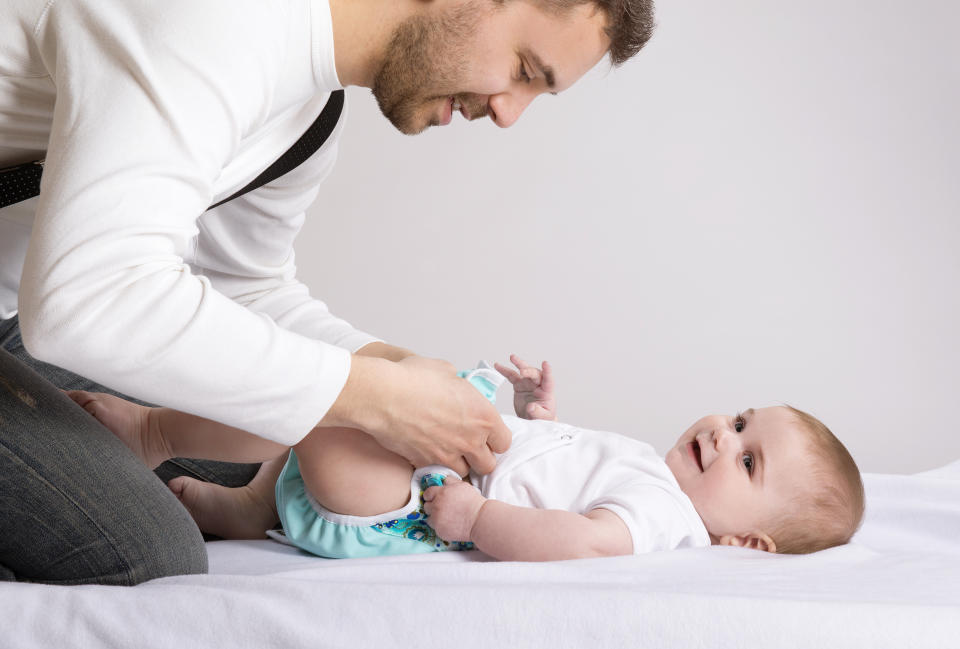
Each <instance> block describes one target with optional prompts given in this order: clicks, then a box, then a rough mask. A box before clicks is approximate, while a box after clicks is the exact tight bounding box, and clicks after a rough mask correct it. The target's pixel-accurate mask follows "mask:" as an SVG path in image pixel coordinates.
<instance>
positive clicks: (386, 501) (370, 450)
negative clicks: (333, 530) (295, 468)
mask: <svg viewBox="0 0 960 649" xmlns="http://www.w3.org/2000/svg"><path fill="white" fill-rule="evenodd" d="M293 450H294V451H295V452H296V454H297V461H298V462H299V464H300V473H301V475H303V482H304V485H305V486H306V488H307V491H308V492H309V493H310V494H311V495H312V496H313V497H314V498H316V499H317V502H319V503H320V504H321V505H323V506H324V507H326V508H327V509H329V510H330V511H332V512H336V513H338V514H347V515H350V516H376V515H377V514H384V513H386V512H390V511H393V510H395V509H400V508H401V507H403V506H404V505H406V504H407V503H408V502H409V500H410V478H411V477H412V476H413V465H412V464H410V463H409V462H408V461H407V460H406V458H404V457H401V456H400V455H397V454H396V453H394V452H392V451H388V450H387V449H385V448H383V447H382V446H380V444H378V443H377V442H376V440H374V439H373V438H372V437H371V436H370V435H367V434H366V433H364V432H362V431H359V430H355V429H352V428H314V429H313V430H312V431H311V432H310V434H309V435H307V436H306V437H305V438H304V439H303V441H301V442H300V443H299V444H297V445H296V446H294V447H293Z"/></svg>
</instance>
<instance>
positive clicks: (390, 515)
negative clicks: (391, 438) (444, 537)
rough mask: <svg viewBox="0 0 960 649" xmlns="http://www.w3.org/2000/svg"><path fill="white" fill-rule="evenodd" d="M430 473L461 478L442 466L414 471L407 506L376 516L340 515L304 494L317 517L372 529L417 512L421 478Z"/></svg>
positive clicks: (338, 523)
mask: <svg viewBox="0 0 960 649" xmlns="http://www.w3.org/2000/svg"><path fill="white" fill-rule="evenodd" d="M428 473H439V474H442V475H443V476H456V477H457V478H459V477H460V476H459V475H458V474H457V473H456V472H455V471H454V470H453V469H451V468H449V467H445V466H441V465H439V464H431V465H430V466H425V467H421V468H419V469H417V470H416V471H414V472H413V476H412V477H411V478H410V500H409V501H408V502H407V504H406V505H404V506H403V507H401V508H400V509H395V510H393V511H392V512H386V513H385V514H375V515H374V516H350V515H348V514H338V513H336V512H332V511H330V510H329V509H327V508H326V507H324V506H323V505H321V504H320V503H319V502H317V499H316V498H314V497H313V495H312V494H311V493H310V492H309V491H307V490H304V494H305V495H306V497H307V502H309V503H310V506H311V507H312V508H313V511H315V512H316V513H317V516H319V517H320V518H322V519H324V520H326V521H330V522H331V523H336V524H337V525H348V526H352V527H371V526H373V525H378V524H380V523H387V522H390V521H394V520H397V519H398V518H406V517H407V516H408V515H410V514H412V513H413V512H415V511H417V509H419V507H420V478H422V477H423V476H424V475H426V474H428Z"/></svg>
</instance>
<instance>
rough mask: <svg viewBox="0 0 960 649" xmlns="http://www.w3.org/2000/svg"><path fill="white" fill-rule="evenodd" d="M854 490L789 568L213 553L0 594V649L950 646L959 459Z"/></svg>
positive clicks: (242, 549)
mask: <svg viewBox="0 0 960 649" xmlns="http://www.w3.org/2000/svg"><path fill="white" fill-rule="evenodd" d="M865 484H866V487H867V502H868V511H867V519H866V521H865V524H864V526H863V529H862V530H861V532H860V533H859V534H858V535H857V536H856V537H855V539H854V541H853V543H851V544H850V545H848V546H845V547H841V548H834V549H832V550H828V551H825V552H821V553H818V554H814V555H808V556H797V557H791V556H779V555H767V554H762V553H759V552H754V551H750V550H741V549H738V548H720V547H712V548H702V549H696V550H679V551H673V552H662V553H655V554H650V555H645V556H638V557H617V558H612V559H590V560H581V561H566V562H556V563H546V564H521V563H497V562H493V561H488V560H485V559H484V557H483V556H482V555H480V554H479V553H476V552H470V553H460V554H455V553H446V554H438V555H429V556H422V555H418V556H410V557H399V558H397V557H394V558H378V559H355V560H346V561H344V560H341V561H336V560H325V559H318V558H315V557H310V556H306V555H302V554H300V553H299V552H298V551H296V550H294V549H292V548H289V547H286V546H283V545H280V544H277V543H274V542H272V541H247V542H242V541H219V542H214V543H209V544H208V550H209V553H210V565H211V574H210V575H202V576H191V577H174V578H167V579H159V580H155V581H153V582H150V583H147V584H142V585H140V586H137V587H135V588H120V587H106V586H82V587H55V586H43V585H36V584H11V583H4V584H0V604H2V606H0V646H2V647H11V648H12V647H84V648H87V647H177V648H181V647H230V648H232V649H242V648H245V647H251V648H260V647H272V646H275V647H284V648H290V647H310V648H317V647H373V646H386V647H393V646H405V647H406V646H410V645H420V646H457V647H551V648H553V647H557V648H559V647H576V648H581V647H588V646H589V647H652V648H655V649H673V648H681V647H682V648H686V647H690V648H694V647H710V648H713V647H722V648H724V649H726V648H731V649H737V648H740V647H763V648H764V649H772V648H787V649H789V648H792V647H797V648H800V647H803V648H809V647H850V648H859V647H864V648H869V649H876V648H883V647H891V648H893V647H895V648H897V649H903V648H908V647H917V648H923V649H936V648H939V647H943V648H946V647H958V646H960V461H958V462H954V463H953V464H951V465H948V466H946V467H944V468H942V469H939V470H936V471H930V472H926V473H921V474H916V475H912V476H899V475H867V476H865Z"/></svg>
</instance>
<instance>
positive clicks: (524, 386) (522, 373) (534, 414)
mask: <svg viewBox="0 0 960 649" xmlns="http://www.w3.org/2000/svg"><path fill="white" fill-rule="evenodd" d="M510 362H511V363H513V364H514V365H515V366H516V367H517V370H519V372H518V371H517V370H514V369H513V368H512V367H507V366H506V365H501V364H500V363H494V364H493V366H494V368H496V370H497V371H498V372H500V373H501V374H503V375H504V376H505V377H507V380H508V381H510V383H511V384H512V385H513V409H514V410H516V412H517V416H518V417H523V418H524V419H547V420H549V421H556V420H557V399H556V396H555V395H554V383H553V368H551V367H550V363H548V362H547V361H543V367H542V369H539V368H537V367H535V366H532V365H527V363H526V362H524V360H523V359H522V358H520V357H519V356H517V355H516V354H511V355H510Z"/></svg>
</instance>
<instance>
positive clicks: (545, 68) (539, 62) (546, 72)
mask: <svg viewBox="0 0 960 649" xmlns="http://www.w3.org/2000/svg"><path fill="white" fill-rule="evenodd" d="M524 54H526V55H527V57H529V59H530V60H531V61H533V64H534V65H535V66H536V67H537V68H538V69H539V70H540V72H542V73H543V78H544V79H546V80H547V87H548V88H550V89H551V90H553V89H554V88H556V87H557V78H556V76H554V74H553V68H551V67H550V66H549V65H547V64H546V63H544V62H543V59H541V58H540V57H539V56H537V53H536V52H533V51H531V50H529V49H528V50H525V51H524ZM550 94H552V95H555V94H557V93H555V92H553V93H550Z"/></svg>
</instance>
